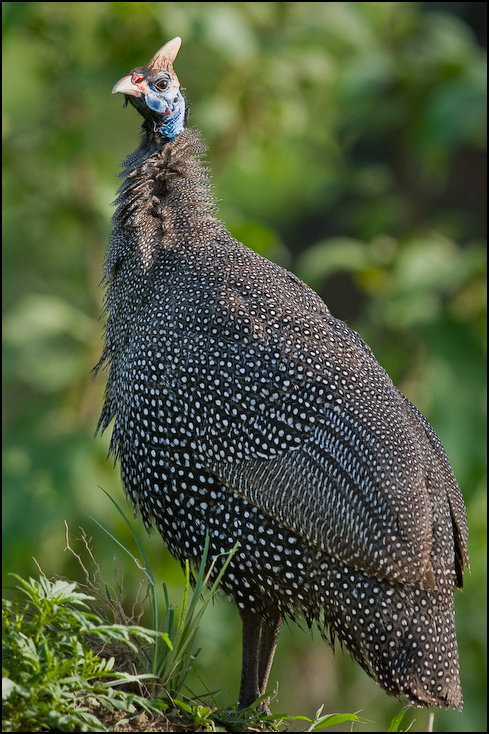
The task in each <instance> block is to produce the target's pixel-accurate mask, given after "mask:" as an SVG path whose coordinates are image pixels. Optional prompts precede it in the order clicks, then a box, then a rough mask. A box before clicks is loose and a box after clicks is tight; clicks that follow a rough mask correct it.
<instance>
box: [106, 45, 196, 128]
mask: <svg viewBox="0 0 489 734" xmlns="http://www.w3.org/2000/svg"><path fill="white" fill-rule="evenodd" d="M181 43H182V39H181V38H179V37H178V36H177V37H176V38H174V39H173V40H172V41H168V43H165V45H164V46H163V47H162V48H160V50H159V51H157V53H156V54H155V55H154V56H153V58H152V59H151V61H150V62H149V64H147V65H146V66H141V67H138V68H136V69H133V70H132V71H131V73H130V74H128V76H125V77H123V78H122V79H121V80H120V81H118V82H117V84H116V85H115V87H114V89H113V90H112V94H116V93H117V92H119V93H120V94H124V95H125V96H126V101H127V100H129V102H130V103H131V104H132V105H133V107H135V108H136V109H137V111H138V112H139V113H140V114H141V115H142V116H143V117H144V118H145V120H146V121H147V122H148V123H149V124H150V125H151V128H152V129H153V130H155V131H158V132H159V133H160V134H161V136H162V137H163V138H168V140H174V139H175V138H176V137H177V135H180V133H181V132H182V130H183V128H184V127H185V121H186V115H185V100H184V98H183V96H182V94H181V92H180V82H179V81H178V77H177V75H176V74H175V72H174V71H173V62H174V61H175V57H176V55H177V53H178V49H179V48H180V45H181Z"/></svg>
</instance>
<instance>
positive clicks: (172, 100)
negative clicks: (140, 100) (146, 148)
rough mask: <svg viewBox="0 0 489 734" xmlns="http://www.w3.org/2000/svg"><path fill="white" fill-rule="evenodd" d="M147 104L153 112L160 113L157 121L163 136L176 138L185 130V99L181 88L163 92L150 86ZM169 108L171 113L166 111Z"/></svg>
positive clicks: (171, 138)
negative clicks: (166, 92) (167, 92)
mask: <svg viewBox="0 0 489 734" xmlns="http://www.w3.org/2000/svg"><path fill="white" fill-rule="evenodd" d="M146 104H147V106H148V107H149V108H150V109H151V110H153V112H156V113H159V114H158V118H159V122H156V126H157V128H158V130H159V131H160V133H161V136H162V137H164V138H168V140H175V138H176V137H177V135H180V133H181V132H182V131H183V128H184V124H185V100H184V99H183V97H182V95H181V93H180V90H179V89H177V91H176V92H170V93H169V94H162V93H161V92H158V91H157V90H155V91H153V89H152V88H150V93H149V94H147V95H146ZM168 109H170V110H171V113H170V114H168V113H167V112H166V111H167V110H168ZM165 113H166V114H165Z"/></svg>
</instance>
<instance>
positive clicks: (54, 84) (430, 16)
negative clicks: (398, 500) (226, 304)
mask: <svg viewBox="0 0 489 734" xmlns="http://www.w3.org/2000/svg"><path fill="white" fill-rule="evenodd" d="M449 5H450V4H443V3H431V4H430V3H426V4H420V3H407V2H394V3H373V2H365V3H354V2H343V3H309V2H302V3H296V2H289V3H234V2H225V3H173V2H165V3H153V2H148V3H108V2H101V3H65V2H61V3H50V2H38V3H22V2H18V3H4V4H3V21H4V25H3V41H4V44H3V61H4V69H5V74H4V79H3V92H4V148H3V164H4V188H3V191H4V199H3V214H4V229H3V234H4V258H3V265H4V270H3V272H4V329H3V334H4V414H5V431H4V457H3V466H4V476H3V482H4V488H5V492H4V512H3V543H4V552H3V569H4V572H12V571H13V572H15V573H16V574H17V575H18V576H20V577H22V578H28V577H29V576H31V575H32V563H31V560H30V559H31V557H32V556H33V555H35V556H36V558H38V559H39V562H40V565H41V566H42V568H43V569H45V571H46V573H47V575H48V576H49V577H51V576H53V575H55V574H57V575H61V576H64V577H66V578H70V579H71V578H79V574H80V571H79V566H78V563H77V562H76V561H75V560H74V559H73V556H72V555H71V554H62V553H61V549H62V548H63V520H67V521H68V523H69V524H70V526H75V527H76V526H77V525H79V524H82V525H84V526H85V525H87V523H88V522H90V521H88V520H87V518H86V515H85V513H86V512H89V513H90V514H91V516H93V517H96V518H99V519H100V518H102V517H103V519H104V524H106V525H110V528H111V532H112V533H113V535H114V536H116V537H117V538H121V539H122V542H123V543H124V545H126V547H127V545H128V544H129V542H130V536H129V530H128V529H127V527H126V525H125V523H124V521H123V520H122V518H120V516H119V515H118V513H117V512H116V511H113V508H112V506H111V505H110V503H109V502H108V501H107V498H106V496H105V495H104V494H103V493H102V492H101V491H100V490H99V488H98V487H99V485H102V486H103V487H104V488H105V489H107V490H108V491H109V492H110V493H111V495H113V496H115V497H120V491H121V490H120V479H119V476H118V472H117V471H114V469H113V466H112V463H111V462H107V460H106V454H107V449H108V438H109V437H108V436H105V437H104V438H103V439H102V440H100V439H97V440H94V439H93V432H94V429H95V426H96V423H97V419H98V415H99V412H100V408H101V404H102V393H103V387H104V386H103V382H104V380H103V377H102V378H100V377H99V378H98V379H97V380H96V381H95V382H93V381H92V379H91V375H90V372H91V369H92V368H93V366H94V365H95V364H96V362H97V361H98V357H99V354H100V349H101V340H100V337H101V330H102V323H101V321H100V319H99V314H100V312H101V299H102V293H101V290H100V288H99V282H100V279H101V276H102V261H103V254H104V251H105V246H106V242H107V239H108V234H109V231H110V214H111V201H112V200H113V199H114V198H115V190H116V187H117V185H118V183H117V179H116V174H117V172H118V170H119V169H118V165H119V162H120V161H121V160H122V159H123V158H124V157H125V155H127V153H128V152H129V151H130V150H132V149H133V148H134V147H135V145H136V143H137V139H138V135H139V132H138V129H139V125H140V121H139V119H138V117H137V115H136V114H135V113H134V111H131V110H130V109H128V110H123V109H122V104H121V103H122V100H120V99H117V98H116V97H112V96H111V94H110V90H111V89H112V86H113V85H114V83H115V82H116V81H117V80H118V79H119V78H120V77H121V76H123V75H124V74H126V73H127V72H128V71H129V70H130V69H132V68H133V67H135V66H136V65H138V64H140V63H144V62H145V61H147V60H148V59H149V58H150V57H151V55H152V54H153V53H154V51H155V50H156V49H157V48H159V47H160V46H161V45H162V44H163V43H164V42H165V41H167V40H168V39H170V38H172V37H174V36H176V35H179V36H181V37H182V39H183V45H182V49H181V51H180V53H179V55H178V59H177V62H176V70H177V73H178V75H179V78H180V79H181V81H182V84H183V86H184V87H185V88H186V92H187V96H188V99H189V100H190V102H191V118H190V124H192V125H194V126H196V127H198V128H200V129H201V130H202V132H203V136H204V138H205V140H206V141H207V143H208V145H209V153H208V158H209V161H210V165H211V168H212V170H213V180H214V184H215V191H216V196H217V197H218V199H220V200H222V202H221V204H220V216H221V218H222V219H223V220H224V221H225V223H226V225H227V226H228V228H229V229H230V231H231V232H232V234H233V235H235V236H236V237H237V238H239V239H240V240H242V241H244V242H245V243H246V244H247V245H249V246H250V247H253V248H255V249H256V250H257V251H259V252H261V253H262V254H264V255H266V256H267V257H268V258H270V259H272V260H275V261H277V262H279V263H280V264H282V265H285V266H286V267H288V268H290V269H291V270H293V271H294V272H296V273H297V274H298V275H299V276H300V277H302V278H303V279H305V280H307V281H308V282H309V283H310V285H312V286H313V287H314V288H315V289H316V290H318V291H319V292H320V294H321V295H322V296H323V298H324V300H325V301H326V303H327V304H328V306H329V307H330V309H331V311H332V312H333V314H334V315H335V316H337V317H339V318H342V319H344V320H346V321H348V323H349V325H351V326H352V327H353V328H355V329H356V330H357V331H358V332H359V333H361V335H362V336H363V337H364V338H365V340H366V341H367V342H368V343H369V344H370V346H371V347H372V349H373V351H374V353H375V355H376V357H377V359H378V360H379V361H380V363H381V364H382V365H383V366H384V367H385V368H386V369H387V371H388V372H389V374H390V375H391V377H392V378H393V380H394V382H395V383H396V384H397V385H398V386H399V388H400V389H401V390H402V391H403V392H404V393H405V394H406V395H407V396H408V397H409V398H410V400H411V401H412V402H413V403H414V404H415V405H416V406H417V407H418V408H419V409H420V410H421V411H422V412H423V413H424V414H425V415H426V417H427V418H428V420H429V421H430V423H431V424H432V425H433V426H434V428H435V430H436V431H437V433H438V434H439V435H440V437H441V439H442V442H443V444H444V445H445V447H446V449H447V452H448V455H449V457H450V459H451V462H452V465H453V467H454V471H455V474H456V476H457V478H458V480H459V483H460V486H461V488H462V492H463V494H464V497H465V500H466V503H467V508H468V516H469V529H470V544H469V552H470V556H471V566H472V573H471V575H467V577H466V581H465V590H464V593H463V594H459V593H457V594H456V602H455V603H456V610H457V615H456V623H457V631H458V638H459V646H460V655H461V669H462V685H463V689H464V695H465V709H464V713H463V714H462V715H460V714H457V713H455V712H445V711H441V712H436V714H435V722H436V728H437V730H439V731H464V730H465V731H486V730H487V723H486V720H485V701H486V682H487V681H486V668H485V644H486V642H485V619H486V614H485V609H486V607H485V599H486V584H485V578H486V574H485V566H486V550H485V549H486V520H485V518H486V512H485V509H486V507H485V482H486V458H485V452H486V422H485V420H486V417H485V411H484V396H485V390H486V337H485V334H486V300H485V294H486V288H485V286H486V250H485V237H486V232H485V210H486V194H485V176H486V171H485V150H486V58H485V51H484V49H483V48H482V42H481V41H482V37H481V39H480V40H479V39H478V38H477V33H479V31H480V32H481V33H482V31H483V29H485V28H486V19H485V17H482V16H478V15H477V14H478V13H481V12H482V13H483V12H484V8H485V7H486V5H485V4H484V3H459V4H452V6H453V7H456V8H457V9H458V12H460V13H463V14H464V15H463V16H455V15H453V14H447V13H446V12H438V11H437V10H436V8H446V7H448V6H449ZM427 8H428V9H427ZM434 8H435V9H434ZM90 527H91V528H92V529H94V528H95V527H96V526H95V525H90ZM91 532H93V530H91ZM96 542H97V549H96V550H97V557H99V558H103V559H104V562H103V563H102V564H101V565H106V564H109V565H112V561H111V556H112V554H113V545H112V544H111V543H112V541H111V540H110V539H108V538H107V540H104V539H103V538H102V537H101V534H100V533H99V532H98V531H97V541H96ZM145 545H146V544H145ZM146 553H147V556H148V557H150V558H151V560H152V565H153V569H154V576H155V578H156V579H163V578H164V579H165V581H166V583H167V587H168V594H169V598H170V599H172V598H175V597H176V596H177V595H178V593H179V592H178V589H179V588H180V587H181V585H182V575H181V569H180V567H179V566H178V564H176V563H174V562H173V560H172V559H171V558H170V556H169V554H168V552H167V551H166V550H165V549H164V548H163V544H162V542H161V539H160V538H159V537H158V536H157V534H154V535H153V536H152V537H151V538H149V540H148V541H147V545H146ZM128 563H129V566H128V568H127V571H126V561H125V563H124V565H125V584H126V591H125V599H126V603H128V604H129V605H130V604H131V603H132V602H131V600H132V599H134V598H135V597H136V595H137V589H138V585H139V583H140V575H139V574H140V571H139V569H138V568H137V565H136V563H132V562H130V561H129V562H128ZM16 593H18V592H16ZM16 593H14V592H13V591H12V592H9V595H10V596H11V597H12V598H14V597H15V596H16ZM141 624H147V625H149V626H150V625H151V620H149V621H147V622H146V619H145V618H143V619H141ZM200 644H201V645H202V647H203V651H202V654H201V655H199V658H198V661H197V665H196V669H197V672H195V671H194V670H193V671H190V672H189V674H188V677H187V679H186V685H188V686H189V687H190V688H195V689H197V688H199V686H198V680H199V679H198V677H197V673H198V675H199V676H200V677H201V678H202V680H204V681H205V682H206V684H207V685H208V686H212V689H213V690H215V691H217V690H219V691H220V693H219V696H218V700H219V707H220V708H221V709H226V708H231V707H232V706H233V705H234V704H235V702H236V701H235V699H236V697H237V690H238V683H239V680H238V679H239V654H238V650H239V646H240V629H239V620H238V615H237V613H236V611H235V610H234V609H233V608H232V607H231V605H229V604H227V603H226V602H225V600H222V601H219V602H218V603H216V604H214V605H213V606H212V607H210V608H208V610H207V612H206V615H205V616H204V618H203V619H202V620H201V638H200ZM276 680H279V681H280V688H279V690H278V693H277V700H276V701H275V702H274V705H273V708H274V709H275V710H277V711H279V710H283V709H284V708H286V709H287V713H290V712H295V713H300V714H303V715H305V716H307V717H309V718H310V719H311V720H314V718H315V713H316V711H317V710H318V709H319V707H320V706H321V705H322V704H323V703H324V704H325V709H324V710H325V711H327V712H331V711H360V710H361V716H362V718H363V719H364V722H363V723H362V725H361V729H362V731H368V730H369V728H370V730H376V731H378V730H379V729H386V728H387V726H388V724H389V722H390V721H391V719H392V718H393V716H394V715H395V714H396V712H398V711H399V703H398V702H396V701H395V700H391V699H389V698H388V697H387V696H385V694H383V693H382V691H381V690H380V689H379V688H378V687H377V686H376V685H375V684H374V683H372V682H371V681H370V680H369V679H367V677H366V676H365V674H364V673H363V672H362V671H361V670H360V669H358V666H356V665H355V664H354V663H353V662H352V661H351V660H349V658H348V657H345V656H343V655H342V654H337V655H336V657H335V658H333V656H332V654H331V651H330V650H328V648H327V647H326V646H325V645H324V644H323V643H321V642H320V641H319V638H318V637H317V638H316V639H315V640H311V639H309V638H308V636H307V634H304V632H303V631H301V630H299V629H297V628H296V627H295V626H292V625H291V627H290V629H289V630H287V629H286V630H284V631H283V633H282V634H281V639H280V643H279V649H278V652H277V656H276V660H275V663H274V668H273V669H272V676H271V682H272V683H273V682H275V681H276ZM428 715H429V714H428V712H416V714H415V718H416V724H415V728H416V729H423V728H426V722H427V720H428ZM365 720H366V721H365ZM370 721H371V722H374V723H369V722H370ZM357 727H358V725H357Z"/></svg>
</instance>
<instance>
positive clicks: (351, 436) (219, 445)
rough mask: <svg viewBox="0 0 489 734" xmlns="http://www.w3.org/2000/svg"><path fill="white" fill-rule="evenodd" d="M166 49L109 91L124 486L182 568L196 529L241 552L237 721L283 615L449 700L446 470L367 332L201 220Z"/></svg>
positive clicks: (111, 267)
mask: <svg viewBox="0 0 489 734" xmlns="http://www.w3.org/2000/svg"><path fill="white" fill-rule="evenodd" d="M180 44H181V40H180V39H179V38H174V39H173V40H172V41H170V42H169V43H167V44H166V45H164V46H163V47H162V48H161V49H160V50H159V51H158V52H157V53H156V55H155V56H154V57H153V58H152V60H151V61H150V62H149V64H148V65H147V66H142V67H138V68H136V69H134V70H133V71H132V72H131V73H130V74H129V75H128V76H125V77H124V78H123V79H121V80H120V81H119V82H118V83H117V84H116V85H115V87H114V89H113V93H120V94H123V95H125V100H126V102H127V101H129V102H130V103H131V104H132V105H133V106H134V107H135V108H136V110H137V111H138V112H139V113H140V114H141V115H142V117H143V119H144V122H143V137H142V141H141V144H140V145H139V147H138V148H137V149H136V150H135V151H134V152H133V153H132V154H131V155H129V156H128V157H127V158H126V160H125V161H124V164H123V166H124V170H123V173H122V174H121V176H122V177H123V178H124V183H123V184H122V186H121V188H120V189H119V196H118V199H117V201H116V204H117V210H116V212H115V214H114V217H113V231H112V236H111V238H110V243H109V246H108V250H107V255H106V260H105V285H106V299H105V307H106V313H107V323H106V329H105V347H104V350H103V353H102V357H101V360H100V362H99V365H98V367H100V366H101V365H106V366H107V367H108V381H107V388H106V394H105V402H104V406H103V410H102V414H101V417H100V421H99V429H100V430H105V429H106V428H107V427H108V425H109V423H110V422H111V421H112V420H113V419H115V421H114V425H113V431H112V440H111V445H110V450H111V452H112V453H113V455H114V457H115V459H116V460H118V461H119V463H120V467H121V474H122V481H123V485H124V488H125V491H126V492H127V494H128V495H129V496H130V497H131V498H132V501H133V503H134V506H135V508H136V509H137V508H139V510H140V512H141V515H142V517H143V519H144V522H145V524H146V526H147V527H148V528H149V527H150V526H151V525H156V527H157V528H158V530H159V532H160V533H161V535H162V538H163V540H164V541H165V543H166V544H167V546H168V548H169V550H170V551H171V553H172V554H173V555H174V556H175V557H176V558H177V559H179V560H180V561H181V562H182V563H183V562H185V560H186V559H188V560H189V561H190V562H191V563H192V564H194V565H198V564H199V562H200V560H201V557H202V554H203V548H204V543H205V539H206V536H207V535H208V536H209V538H210V553H209V558H211V557H214V556H217V555H218V554H225V553H227V552H228V551H229V550H230V549H231V547H232V546H234V544H235V543H236V541H238V542H239V548H238V550H237V552H236V553H235V555H234V556H233V557H232V560H231V562H230V564H229V566H228V568H227V570H226V572H225V574H224V576H223V578H222V581H221V587H222V590H223V591H224V592H225V593H226V594H227V595H228V596H230V597H232V598H233V599H234V600H235V602H236V604H237V607H238V610H239V614H240V616H241V619H242V624H243V657H242V676H241V688H240V693H239V708H240V709H244V708H246V707H248V706H250V705H251V704H252V703H253V702H254V701H255V700H256V699H258V698H259V697H261V696H264V694H265V692H266V686H267V681H268V676H269V672H270V667H271V664H272V659H273V655H274V651H275V647H276V644H277V638H278V635H279V631H280V627H281V624H282V621H283V620H284V619H285V618H286V617H288V618H291V619H294V620H296V619H299V618H301V617H302V618H305V620H306V621H307V623H308V624H309V625H311V624H312V623H316V624H317V626H318V628H319V630H320V631H321V633H322V635H323V636H324V637H325V638H326V639H328V640H329V641H331V642H333V641H334V640H335V639H336V638H337V639H338V640H339V641H340V642H341V644H342V645H343V646H344V647H345V648H347V649H348V651H349V652H350V653H351V655H352V656H353V657H354V658H355V659H356V660H357V661H358V663H359V664H360V665H361V666H362V668H363V669H364V670H365V671H366V672H367V673H368V675H370V676H371V677H372V678H374V679H375V680H376V681H377V682H378V683H379V684H380V685H381V686H382V687H383V688H384V689H385V691H387V692H388V693H389V694H392V695H395V696H404V697H405V698H406V699H407V700H408V701H409V702H410V703H411V704H413V705H415V706H444V707H452V708H455V709H461V708H462V693H461V688H460V680H459V660H458V650H457V641H456V636H455V627H454V609H453V593H454V586H457V587H459V588H462V578H463V570H464V564H465V565H467V566H468V554H467V538H468V531H467V519H466V513H465V507H464V502H463V499H462V496H461V493H460V490H459V487H458V485H457V482H456V480H455V477H454V475H453V472H452V469H451V467H450V463H449V460H448V458H447V456H446V453H445V451H444V449H443V447H442V445H441V443H440V440H439V439H438V437H437V435H436V434H435V432H434V430H433V429H432V428H431V426H430V425H429V424H428V422H427V421H426V420H425V418H424V417H423V416H422V415H421V413H420V412H419V411H418V410H417V409H416V408H415V407H414V406H413V405H412V404H411V403H410V402H409V400H407V398H405V397H404V395H402V394H401V393H400V392H399V390H398V389H397V388H396V387H395V386H394V385H393V383H392V381H391V380H390V378H389V377H388V375H387V373H386V372H385V371H384V369H383V368H382V367H380V365H379V364H378V363H377V361H376V360H375V358H374V356H373V354H372V352H371V350H370V349H369V347H368V346H367V345H366V344H365V342H364V341H363V340H362V339H361V337H360V336H359V335H358V334H356V333H355V332H354V331H352V330H351V329H350V328H349V327H348V326H346V325H345V324H344V323H343V322H341V321H339V320H338V319H336V318H334V317H333V316H332V315H331V313H330V312H329V310H328V308H327V306H326V305H325V304H324V302H323V301H322V300H321V298H319V296H318V295H317V294H316V293H315V292H314V291H312V290H311V289H310V288H309V287H308V286H307V285H305V284H304V283H303V282H301V281H300V280H299V279H298V278H297V277H296V276H295V275H293V274H292V273H291V272H288V271H287V270H285V269H284V268H282V267H279V266H278V265H275V264H273V263H271V262H269V261H268V260H266V259H264V258H263V257H260V256H259V255H258V254H256V253H255V252H253V251H252V250H250V249H248V248H247V247H245V246H244V245H243V244H241V243H240V242H237V241H236V240H234V239H233V238H232V237H231V236H230V235H229V234H228V232H227V231H226V229H225V227H224V226H223V225H222V223H221V222H220V221H219V220H218V218H217V217H216V212H215V202H214V200H213V197H212V195H211V192H210V187H209V174H208V171H207V168H206V167H205V166H204V165H203V163H202V156H203V154H204V152H205V146H204V145H203V143H202V140H201V137H200V135H199V133H198V132H197V131H195V130H193V129H189V128H188V127H187V126H186V125H187V113H186V104H185V99H184V96H183V95H182V92H181V90H180V85H179V81H178V78H177V76H176V74H175V72H174V70H173V62H174V60H175V57H176V55H177V52H178V50H179V48H180ZM262 705H265V704H262Z"/></svg>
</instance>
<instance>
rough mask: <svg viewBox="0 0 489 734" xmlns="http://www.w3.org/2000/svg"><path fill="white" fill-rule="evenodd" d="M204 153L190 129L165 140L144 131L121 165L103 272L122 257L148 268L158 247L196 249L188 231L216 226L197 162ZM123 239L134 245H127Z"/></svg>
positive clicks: (193, 231)
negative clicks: (119, 181)
mask: <svg viewBox="0 0 489 734" xmlns="http://www.w3.org/2000/svg"><path fill="white" fill-rule="evenodd" d="M204 151H205V146H204V144H203V142H202V140H201V138H200V136H199V134H198V133H197V132H195V131H194V130H188V129H186V130H184V131H183V132H182V133H181V134H180V135H178V136H177V138H176V139H175V140H173V141H167V142H165V141H162V139H161V137H160V136H159V134H158V132H155V131H151V130H146V132H145V135H144V136H143V139H142V141H141V145H140V146H139V148H137V150H135V151H134V152H133V153H132V154H131V155H129V156H128V157H127V158H126V160H125V161H124V163H123V167H124V170H123V172H122V173H121V176H123V177H124V178H125V181H124V183H123V184H122V186H121V188H120V189H119V197H118V199H117V200H116V204H117V210H116V212H115V214H114V218H113V224H114V231H113V235H112V238H111V242H110V245H109V250H108V253H107V262H106V272H107V271H108V272H107V275H109V272H110V271H111V270H112V269H113V268H114V267H115V266H116V265H120V264H121V260H123V259H127V258H130V259H132V260H134V261H135V265H136V264H137V263H139V264H140V265H141V266H142V267H143V269H144V270H146V271H147V270H149V269H151V267H152V265H153V264H154V262H155V259H156V257H157V256H158V253H159V252H161V250H162V249H163V250H164V249H168V248H173V249H175V248H180V249H181V250H182V251H183V250H184V249H185V247H186V246H194V247H195V238H194V237H193V233H195V232H196V231H199V230H200V231H202V230H203V229H204V228H205V227H207V226H209V225H211V224H212V223H214V224H215V222H216V220H215V219H214V217H213V211H214V200H213V197H212V195H211V193H210V190H209V184H208V181H207V174H206V169H205V168H204V166H203V165H202V163H201V161H200V157H201V156H202V154H203V153H204ZM127 230H129V234H130V236H128V232H127ZM128 240H130V241H131V243H132V245H133V247H131V248H128V247H127V242H128ZM122 243H123V244H122Z"/></svg>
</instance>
